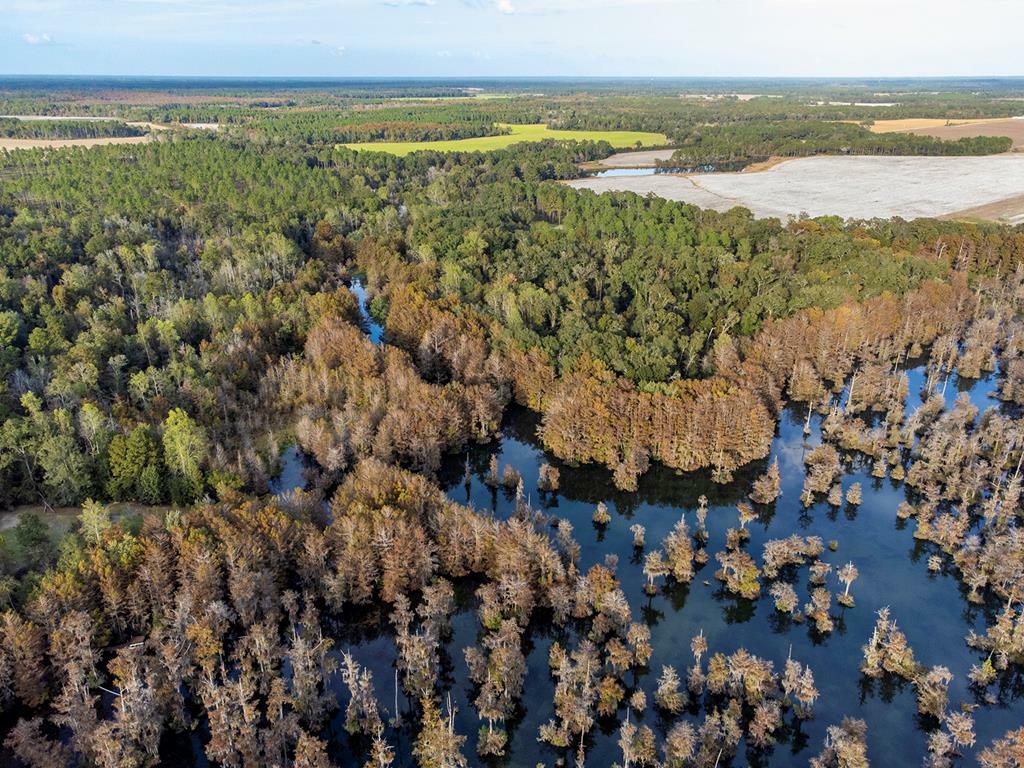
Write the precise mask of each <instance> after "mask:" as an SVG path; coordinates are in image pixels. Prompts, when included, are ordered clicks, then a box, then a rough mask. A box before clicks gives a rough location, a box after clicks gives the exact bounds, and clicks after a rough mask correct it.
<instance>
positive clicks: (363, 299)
mask: <svg viewBox="0 0 1024 768" xmlns="http://www.w3.org/2000/svg"><path fill="white" fill-rule="evenodd" d="M348 289H349V290H350V291H352V293H353V294H354V295H355V297H356V300H357V301H358V302H359V314H360V315H361V316H362V319H363V325H364V326H365V329H366V335H367V336H368V337H369V339H370V341H372V342H373V343H374V344H378V345H379V344H380V343H381V342H382V341H383V340H384V326H382V325H381V324H380V323H378V322H377V321H376V320H374V319H373V315H371V314H370V301H369V298H368V297H367V294H366V286H365V285H363V281H362V280H361V279H359V278H353V279H352V283H351V285H349V287H348Z"/></svg>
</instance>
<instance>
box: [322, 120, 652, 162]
mask: <svg viewBox="0 0 1024 768" xmlns="http://www.w3.org/2000/svg"><path fill="white" fill-rule="evenodd" d="M507 127H508V128H509V129H511V131H512V132H511V133H508V134H504V135H502V136H481V137H479V138H475V139H455V140H452V141H381V142H371V143H362V144H342V145H341V146H343V147H348V148H349V149H369V150H373V151H374V152H387V153H388V154H392V155H398V156H400V157H401V156H404V155H408V154H409V153H410V152H418V151H421V150H426V149H430V150H434V151H435V152H489V151H491V150H494V149H505V148H506V147H510V146H512V145H513V144H519V143H520V142H523V141H544V140H545V139H555V140H557V141H607V142H608V143H609V144H611V145H612V146H613V147H615V148H616V149H632V148H633V147H635V146H636V144H637V142H640V144H641V145H642V146H644V147H660V146H665V145H666V144H668V143H669V141H668V137H667V136H665V135H664V134H661V133H644V132H642V131H558V130H552V129H551V128H548V127H547V126H546V125H544V124H543V123H539V124H536V125H509V126H507Z"/></svg>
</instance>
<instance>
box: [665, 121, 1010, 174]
mask: <svg viewBox="0 0 1024 768" xmlns="http://www.w3.org/2000/svg"><path fill="white" fill-rule="evenodd" d="M675 138H676V140H677V141H678V143H679V148H678V149H676V151H675V152H674V153H673V155H672V158H671V159H670V160H667V161H662V162H663V163H664V164H665V165H667V166H670V167H673V166H676V167H677V166H684V167H686V166H690V165H695V164H701V163H722V162H736V161H750V160H754V159H764V158H767V157H809V156H812V155H836V154H843V155H923V156H928V155H994V154H999V153H1000V152H1008V151H1009V150H1010V148H1011V147H1012V146H1013V142H1012V140H1010V139H1009V138H1007V137H999V136H978V137H975V138H963V139H957V140H956V141H943V140H941V139H935V138H932V137H930V136H916V135H913V134H908V133H872V132H871V131H869V130H867V129H866V128H864V127H863V126H860V125H855V124H851V123H840V122H827V123H826V122H820V121H814V120H804V121H784V122H777V123H767V124H765V123H732V124H728V125H717V126H696V127H694V128H693V129H692V130H691V131H689V132H688V133H686V134H677V135H676V137H675Z"/></svg>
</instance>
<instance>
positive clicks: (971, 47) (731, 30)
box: [0, 0, 1024, 77]
mask: <svg viewBox="0 0 1024 768" xmlns="http://www.w3.org/2000/svg"><path fill="white" fill-rule="evenodd" d="M1022 29H1024V0H287V1H286V0H0V73H2V74H70V75H219V76H293V77H294V76H322V77H346V76H350V77H351V76H396V77H400V76H424V77H427V76H473V75H476V76H511V75H518V76H539V75H561V76H595V77H600V76H675V77H686V76H765V77H785V76H797V77H799V76H805V77H810V76H820V77H838V76H850V77H867V76H952V75H1024V53H1022V50H1024V49H1022V48H1021V43H1020V34H1021V30H1022Z"/></svg>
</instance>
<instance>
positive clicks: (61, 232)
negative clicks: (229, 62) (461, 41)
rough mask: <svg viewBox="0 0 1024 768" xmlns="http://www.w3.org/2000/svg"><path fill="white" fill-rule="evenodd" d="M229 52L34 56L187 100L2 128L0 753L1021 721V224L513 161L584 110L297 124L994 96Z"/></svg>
mask: <svg viewBox="0 0 1024 768" xmlns="http://www.w3.org/2000/svg"><path fill="white" fill-rule="evenodd" d="M774 85H775V84H765V86H764V87H765V88H773V87H774ZM514 87H516V84H511V85H510V86H509V88H510V90H512V89H513V88H514ZM519 87H522V88H523V89H525V88H527V87H528V85H527V84H521V85H520V86H519ZM602 87H603V86H602ZM619 87H620V88H622V87H623V86H619ZM233 88H235V90H231V89H226V88H225V89H223V90H220V91H216V92H213V93H211V92H210V89H209V87H208V88H202V89H200V88H197V89H196V90H195V91H189V90H188V89H182V90H181V91H173V92H171V91H169V92H167V93H166V94H164V95H163V96H161V98H160V99H156V100H154V99H153V98H152V96H153V94H151V93H149V92H148V91H145V92H142V91H140V92H135V91H132V90H131V89H127V90H125V91H124V92H120V93H118V95H117V98H116V99H112V98H111V97H110V94H109V93H106V92H104V96H103V98H102V99H99V98H98V97H95V95H94V94H90V92H88V91H85V92H81V93H76V94H75V95H74V98H75V99H76V100H77V101H78V102H86V101H90V100H94V102H95V103H92V104H91V106H90V109H91V112H89V114H92V115H93V116H96V115H95V113H96V112H111V113H114V114H116V115H117V116H118V117H119V119H140V118H143V117H152V116H154V115H157V114H161V110H163V112H162V114H163V115H164V116H165V117H171V116H173V117H172V118H171V120H170V121H171V122H183V123H184V122H189V121H196V122H200V121H202V120H205V119H208V118H209V117H210V116H211V115H213V116H214V117H216V119H217V121H218V122H220V123H221V124H222V127H224V130H221V131H216V132H213V131H192V130H187V129H183V130H175V131H172V132H170V133H169V135H167V136H163V137H161V140H160V141H154V142H150V143H146V144H135V145H123V146H102V147H92V148H88V149H86V148H66V149H60V150H43V149H33V150H18V151H10V152H3V153H0V508H3V509H4V510H5V511H4V512H3V513H0V597H2V598H3V607H2V613H0V636H2V638H3V642H2V643H0V710H2V714H0V741H3V743H4V747H3V750H2V751H0V762H4V763H10V764H12V765H19V766H28V767H30V768H36V767H37V766H38V767H48V766H64V765H72V766H78V765H81V766H89V765H97V766H105V767H106V766H109V767H110V768H113V767H114V766H117V767H121V766H150V765H158V764H168V765H176V764H188V765H193V764H194V765H205V764H214V765H221V766H285V765H294V766H301V767H302V768H313V767H314V766H315V767H316V768H322V767H323V766H330V765H339V766H347V765H366V766H376V768H385V767H386V766H391V765H403V766H404V765H409V766H413V765H415V766H420V767H421V768H435V767H436V768H442V767H443V768H456V767H457V766H466V765H478V764H482V765H494V766H500V765H518V764H544V765H580V766H582V765H583V764H584V763H585V762H586V761H587V760H588V759H589V760H590V761H591V764H597V765H611V764H613V763H614V764H616V765H621V766H623V768H626V767H627V766H664V767H665V768H669V766H672V767H676V766H678V767H684V766H700V767H701V768H705V767H706V768H712V766H725V765H736V766H740V765H751V766H760V765H790V764H794V761H796V762H799V764H810V765H812V766H815V767H820V768H826V767H829V766H837V767H838V766H844V767H846V766H849V767H850V768H856V767H859V766H866V765H868V764H869V762H874V763H875V764H878V765H885V764H886V762H885V755H886V754H887V750H888V749H896V750H900V749H902V750H911V751H913V755H912V758H913V760H912V763H911V762H909V761H908V762H907V763H906V764H915V765H919V764H922V762H924V764H926V765H929V766H934V767H935V768H939V767H940V766H954V765H967V764H980V765H982V766H985V768H1003V767H1004V766H1005V767H1007V768H1008V767H1010V766H1015V765H1020V764H1021V762H1020V761H1021V755H1022V744H1024V729H1022V728H1021V727H1020V723H1021V717H1020V716H1021V712H1022V711H1024V710H1022V698H1021V697H1022V696H1024V686H1022V684H1021V670H1022V667H1021V665H1022V664H1024V606H1022V604H1021V602H1020V601H1021V599H1022V595H1021V594H1020V589H1019V585H1020V583H1021V579H1022V577H1024V547H1022V545H1021V540H1020V534H1019V530H1020V529H1019V526H1020V522H1021V514H1022V510H1021V503H1020V502H1021V476H1020V474H1021V466H1022V460H1024V428H1022V424H1021V412H1020V408H1021V407H1022V406H1024V345H1022V343H1021V330H1022V328H1021V319H1020V315H1021V309H1022V302H1024V266H1022V260H1024V227H1021V226H1017V227H1011V226H1006V225H1001V224H995V223H987V222H981V221H952V220H925V219H922V220H915V221H904V220H900V219H893V220H871V221H855V220H849V221H844V220H842V219H839V218H837V217H820V218H816V219H810V218H793V219H791V220H788V221H780V220H778V219H755V218H754V217H753V216H752V215H751V214H750V212H749V211H747V210H746V209H742V208H736V209H733V210H731V211H729V212H727V213H717V212H714V211H709V210H701V209H699V208H696V207H694V206H689V205H685V204H682V203H678V202H672V201H667V200H662V199H659V198H655V197H647V198H641V197H638V196H635V195H630V194H606V195H595V194H593V193H591V192H580V191H576V190H574V189H572V188H570V187H567V186H565V185H564V184H561V183H559V182H560V181H562V180H565V179H571V178H577V177H578V176H579V175H580V174H581V173H582V171H581V170H580V168H579V166H580V164H581V163H585V162H587V161H593V160H596V159H600V158H604V157H607V156H608V155H610V154H611V152H612V149H611V147H610V146H609V145H608V144H606V143H589V142H588V143H558V142H540V143H534V144H521V145H517V146H513V147H511V148H509V149H505V150H498V151H493V152H486V153H438V152H429V151H427V152H414V153H412V154H410V155H408V156H406V157H393V156H389V155H385V154H383V153H375V152H354V151H350V150H347V149H344V148H341V147H338V146H336V144H338V143H342V142H344V141H374V140H389V139H400V140H412V141H417V140H427V139H434V138H461V137H468V136H480V135H493V132H495V131H500V130H501V128H500V127H499V124H500V123H503V122H534V121H547V122H549V124H551V125H552V126H553V127H555V126H556V125H557V126H558V127H586V128H593V129H597V128H609V127H614V128H621V129H629V130H659V131H664V132H665V133H666V134H667V135H668V136H670V137H671V138H672V139H673V146H674V148H675V150H676V158H675V159H685V160H686V161H687V162H690V161H694V162H698V161H699V162H704V161H709V160H735V159H749V158H755V157H762V156H767V155H777V154H813V153H835V152H859V153H889V152H893V153H902V152H907V153H913V154H977V153H990V152H1002V151H1005V150H1006V149H1007V148H1008V147H1007V145H1006V144H1005V142H1006V141H1009V140H1003V139H999V138H995V139H993V138H988V139H971V140H961V141H958V142H941V141H939V140H936V139H930V138H927V137H916V136H909V135H902V134H901V135H899V138H898V139H897V138H895V137H894V136H893V135H879V134H871V133H870V132H868V131H867V130H866V129H864V128H863V127H861V126H860V125H857V124H855V123H840V122H825V121H826V120H829V121H831V120H839V119H853V120H857V121H862V120H869V119H871V117H870V114H871V113H872V110H871V109H870V108H864V107H849V108H847V107H838V106H827V105H826V106H822V107H819V106H807V105H808V104H810V103H811V102H812V101H815V102H816V101H818V100H820V99H819V98H818V97H819V96H821V97H822V98H826V99H827V98H828V97H829V94H832V93H833V92H832V91H828V90H826V88H825V86H821V88H822V90H821V91H820V92H810V91H808V90H806V89H805V88H804V87H800V88H797V87H796V86H794V87H793V90H792V91H790V92H789V93H787V94H786V95H785V97H784V98H782V99H771V100H768V99H754V100H753V101H747V102H739V101H736V100H733V99H729V98H723V99H722V100H720V101H709V102H706V103H705V102H700V103H693V104H691V103H690V102H689V100H686V99H680V98H679V97H678V95H675V96H669V95H665V94H662V93H658V92H652V93H637V92H635V91H625V90H620V91H617V92H615V93H611V94H608V93H604V92H602V91H601V90H600V87H599V86H596V85H595V86H594V90H593V91H586V90H585V89H583V90H580V91H574V90H568V89H566V90H565V91H559V90H557V89H555V90H554V91H553V92H552V93H551V94H550V95H548V96H544V97H540V96H535V95H528V94H527V93H526V92H524V93H522V94H516V93H512V94H511V95H509V96H508V97H507V98H495V99H480V100H474V99H472V98H466V97H465V92H464V91H459V90H454V91H446V90H444V89H443V88H442V89H441V90H437V89H438V88H440V86H429V88H433V89H434V90H432V91H428V90H427V89H428V86H426V85H423V86H416V87H415V88H414V87H413V86H408V87H407V86H403V85H394V86H383V85H382V86H380V87H379V90H378V91H376V92H374V91H367V90H361V89H359V88H355V87H354V86H353V90H352V91H351V92H340V91H339V92H337V93H332V94H330V95H329V96H325V95H323V94H322V92H321V90H320V88H321V86H310V87H299V86H296V87H295V89H279V90H260V89H259V88H257V87H255V86H254V87H253V90H245V91H243V90H241V89H240V87H238V86H233ZM407 88H412V90H407ZM143 93H145V98H143V96H142V94H143ZM428 93H429V94H430V98H429V100H428V99H427V94H428ZM844 93H845V91H844ZM410 95H419V96H422V97H423V98H424V100H423V101H420V102H416V101H412V102H410V103H408V104H405V103H404V102H398V101H397V100H398V99H401V98H405V97H407V96H410ZM449 97H450V99H451V101H450V102H449V101H446V99H447V98H449ZM47 98H49V101H46V99H47ZM62 99H63V97H62V96H61V97H60V98H58V96H57V95H55V94H52V93H51V94H49V95H48V94H47V93H45V92H32V91H29V92H28V93H25V92H22V91H17V92H9V93H5V94H0V100H3V101H4V104H3V105H2V108H0V112H3V113H11V114H14V113H16V111H17V113H22V114H28V113H29V112H30V111H35V112H42V111H43V109H47V110H48V111H52V112H66V113H68V114H71V115H74V114H77V115H80V116H81V115H83V114H84V112H83V111H80V110H79V107H80V106H81V104H80V103H75V104H73V105H69V104H67V103H65V102H64V101H63V100H62ZM207 99H211V101H209V102H207V101H206V100H207ZM223 99H231V100H234V99H237V100H238V101H228V102H224V101H222V100H223ZM492 102H493V103H492ZM759 102H763V103H759ZM261 104H265V105H273V106H261ZM281 104H285V105H290V106H287V108H286V109H279V108H278V107H279V106H280V105H281ZM997 104H1001V105H1002V106H1001V109H1002V110H1003V114H1008V110H1012V109H1013V108H1014V107H1013V106H1012V104H1013V103H1012V102H1007V101H1002V102H999V101H997V99H996V97H995V96H993V95H992V94H973V95H971V94H966V95H965V94H963V93H960V92H950V93H942V94H939V95H931V96H922V95H920V94H917V95H914V96H912V97H908V104H907V105H906V106H905V107H903V108H901V109H904V110H905V111H908V112H915V111H919V110H920V111H924V110H928V111H930V114H932V115H935V114H938V115H939V116H942V117H955V116H960V115H964V114H990V113H994V112H996V111H997ZM47 105H48V106H47ZM1007 105H1010V106H1007ZM208 109H210V110H214V112H215V113H216V114H214V112H207V111H205V110H208ZM292 110H294V111H292ZM804 111H807V112H808V114H806V115H804V114H802V112H804ZM874 111H875V112H877V110H874ZM840 113H842V114H840ZM854 114H855V116H853V117H850V116H849V115H854ZM886 114H888V113H886ZM712 115H714V118H713V121H714V124H708V123H705V122H703V121H706V120H708V119H709V118H710V117H711V116H712ZM124 129H129V130H136V129H134V128H132V127H131V126H128V125H126V124H125V123H123V122H120V121H119V120H118V121H114V120H103V121H101V120H89V121H86V120H73V119H72V120H54V121H20V120H8V119H4V120H0V134H2V133H3V132H4V131H7V130H10V131H22V130H25V131H34V130H39V131H44V132H45V131H53V132H56V133H55V134H48V135H58V134H59V136H60V137H65V138H70V137H78V135H79V134H78V133H77V132H78V131H89V130H93V131H97V132H98V133H95V134H92V135H95V136H115V135H128V134H122V133H117V131H120V130H124ZM103 132H109V133H103ZM18 135H19V136H20V135H21V134H18ZM675 159H674V160H673V162H675ZM982 406H984V407H982ZM289 467H291V468H292V469H293V470H296V472H297V475H298V479H297V480H295V481H294V482H292V483H291V484H284V485H283V484H282V483H283V481H282V477H283V476H284V474H287V471H288V470H289ZM882 540H887V541H889V540H891V542H893V543H894V547H895V548H894V549H893V550H892V551H889V550H888V549H887V546H888V545H887V544H883V543H880V542H881V541H882ZM908 551H910V552H911V555H910V556H908V554H907V553H908ZM891 580H896V581H897V583H900V582H901V581H902V583H905V584H907V585H908V586H907V590H906V592H907V594H906V595H905V596H898V595H892V594H891V593H892V592H893V591H894V590H893V583H892V581H891ZM910 585H913V588H914V589H919V590H920V592H919V593H918V592H912V591H911V586H910ZM942 590H944V591H942ZM895 591H899V590H895ZM924 595H928V596H930V597H931V598H932V599H933V600H936V601H938V602H935V603H932V605H933V607H934V609H935V611H936V612H939V613H942V612H945V613H948V614H949V616H944V617H943V618H942V622H943V623H942V624H941V627H942V629H941V631H940V630H935V629H929V623H928V619H925V618H920V617H919V616H918V614H920V613H925V611H924V610H923V609H922V608H921V607H920V605H916V604H915V601H916V600H919V599H920V600H924V599H925V598H924V597H923V596H924ZM942 601H945V603H942ZM924 604H927V603H922V604H921V605H924ZM915 606H916V610H914V609H915ZM961 611H962V612H963V617H960V616H959V615H954V614H958V613H959V612H961ZM758 622H762V623H758ZM670 629H671V632H670V631H669V630H670ZM929 633H932V634H934V636H935V637H936V638H938V637H939V636H940V635H941V638H942V639H941V642H940V640H939V639H936V640H935V642H934V643H933V644H932V643H929V636H930V634H929ZM762 636H763V637H762ZM764 638H769V639H768V640H765V639H764ZM775 641H777V642H775ZM912 642H913V643H916V646H914V645H912ZM787 647H788V649H789V650H788V652H787V650H786V648H787ZM915 652H916V654H915ZM812 667H813V668H812ZM837 670H839V671H837ZM840 672H841V673H842V674H840ZM851 694H852V695H851ZM890 709H891V711H892V712H899V713H900V714H899V717H904V715H905V716H906V717H905V718H904V719H896V718H895V716H893V717H890V716H889V714H888V712H889V711H890ZM900 728H906V729H908V730H909V731H912V732H913V735H912V736H911V737H908V738H906V739H905V741H900V740H899V739H895V738H894V736H893V729H896V733H898V732H899V729H900ZM875 734H878V735H875ZM897 741H899V744H898V745H896V744H895V743H896V742H897ZM894 754H895V753H894ZM899 754H900V755H901V758H900V759H901V760H902V759H904V758H906V757H907V755H906V753H905V752H900V753H899ZM894 764H895V763H894ZM900 764H903V763H900Z"/></svg>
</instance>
